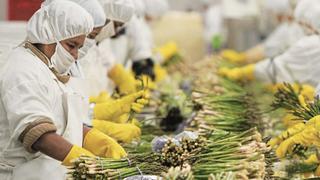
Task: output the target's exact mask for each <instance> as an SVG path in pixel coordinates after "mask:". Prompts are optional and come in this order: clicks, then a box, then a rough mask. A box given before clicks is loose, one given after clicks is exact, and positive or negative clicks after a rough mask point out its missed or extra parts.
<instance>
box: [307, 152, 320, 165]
mask: <svg viewBox="0 0 320 180" xmlns="http://www.w3.org/2000/svg"><path fill="white" fill-rule="evenodd" d="M304 162H305V163H306V164H318V163H320V161H319V158H318V156H317V154H312V155H310V156H309V157H308V159H306V160H305V161H304Z"/></svg>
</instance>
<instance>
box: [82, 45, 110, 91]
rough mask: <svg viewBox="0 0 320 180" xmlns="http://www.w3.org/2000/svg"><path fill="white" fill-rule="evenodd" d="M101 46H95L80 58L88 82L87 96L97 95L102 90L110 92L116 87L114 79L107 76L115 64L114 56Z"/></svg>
mask: <svg viewBox="0 0 320 180" xmlns="http://www.w3.org/2000/svg"><path fill="white" fill-rule="evenodd" d="M101 49H102V48H101V47H99V46H96V45H95V46H93V47H92V48H90V49H89V51H88V52H87V54H86V55H85V56H84V57H83V58H81V59H79V60H78V61H79V64H80V66H81V67H82V70H83V75H84V79H85V81H84V82H85V83H86V85H85V86H86V87H87V88H85V89H86V92H87V93H86V96H88V97H89V96H97V95H99V93H100V92H102V91H107V92H109V93H110V94H111V93H112V91H113V89H114V85H113V83H112V81H111V80H110V79H109V78H108V77H107V74H108V71H109V70H110V69H111V68H112V67H113V66H114V62H113V59H112V58H108V55H107V52H106V51H102V50H101Z"/></svg>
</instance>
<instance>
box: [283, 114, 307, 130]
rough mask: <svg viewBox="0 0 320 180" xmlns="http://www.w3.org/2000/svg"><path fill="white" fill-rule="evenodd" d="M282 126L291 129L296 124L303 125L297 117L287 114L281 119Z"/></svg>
mask: <svg viewBox="0 0 320 180" xmlns="http://www.w3.org/2000/svg"><path fill="white" fill-rule="evenodd" d="M282 122H283V124H284V125H285V126H286V127H288V128H290V127H293V126H294V125H296V124H298V123H303V120H302V119H299V118H298V117H296V116H294V115H293V114H292V113H287V114H286V115H285V116H284V117H283V118H282Z"/></svg>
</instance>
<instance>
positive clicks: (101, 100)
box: [89, 91, 112, 104]
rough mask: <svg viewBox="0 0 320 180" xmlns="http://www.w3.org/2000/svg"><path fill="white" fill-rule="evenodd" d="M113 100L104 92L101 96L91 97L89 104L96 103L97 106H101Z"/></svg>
mask: <svg viewBox="0 0 320 180" xmlns="http://www.w3.org/2000/svg"><path fill="white" fill-rule="evenodd" d="M110 100H112V98H111V97H110V95H109V94H108V93H107V92H105V91H103V92H101V93H100V94H99V96H91V97H90V98H89V102H90V103H95V104H99V103H104V102H108V101H110Z"/></svg>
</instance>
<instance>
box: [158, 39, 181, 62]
mask: <svg viewBox="0 0 320 180" xmlns="http://www.w3.org/2000/svg"><path fill="white" fill-rule="evenodd" d="M156 52H157V53H159V54H160V56H161V57H162V59H163V60H164V62H166V61H168V60H170V58H171V57H172V56H174V55H175V54H177V53H178V46H177V44H176V43H175V42H173V41H170V42H168V43H167V44H165V45H163V46H161V47H159V48H157V49H156Z"/></svg>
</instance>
